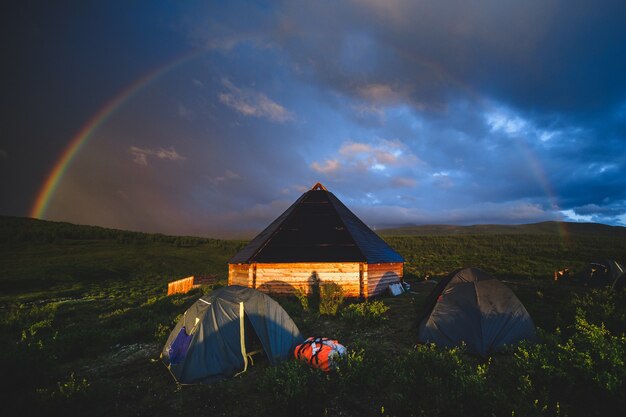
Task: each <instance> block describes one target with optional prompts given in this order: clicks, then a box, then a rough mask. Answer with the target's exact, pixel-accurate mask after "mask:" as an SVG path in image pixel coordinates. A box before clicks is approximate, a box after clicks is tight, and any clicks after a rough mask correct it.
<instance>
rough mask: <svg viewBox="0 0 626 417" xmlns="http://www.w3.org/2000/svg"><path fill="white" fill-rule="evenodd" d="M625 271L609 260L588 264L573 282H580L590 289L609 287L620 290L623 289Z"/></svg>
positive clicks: (618, 264) (617, 263) (619, 265)
mask: <svg viewBox="0 0 626 417" xmlns="http://www.w3.org/2000/svg"><path fill="white" fill-rule="evenodd" d="M624 274H626V269H625V268H624V267H623V266H622V265H621V264H620V263H619V262H616V261H613V260H610V259H604V260H602V261H594V262H590V263H589V264H587V265H586V266H585V268H583V270H582V271H580V272H579V273H578V274H576V275H575V276H574V281H576V282H581V283H583V284H584V285H587V286H590V287H611V288H612V289H615V290H621V289H622V288H623V287H624V282H625V281H626V279H625V278H622V276H623V275H624Z"/></svg>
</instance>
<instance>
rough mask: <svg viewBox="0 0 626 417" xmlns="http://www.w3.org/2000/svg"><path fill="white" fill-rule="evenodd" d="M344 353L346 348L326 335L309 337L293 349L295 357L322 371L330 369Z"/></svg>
mask: <svg viewBox="0 0 626 417" xmlns="http://www.w3.org/2000/svg"><path fill="white" fill-rule="evenodd" d="M345 353H346V348H345V346H343V345H342V344H341V343H339V342H338V341H336V340H331V339H328V338H326V337H309V338H308V339H307V340H305V341H304V342H303V343H302V344H301V345H298V346H296V348H295V349H294V351H293V354H294V356H295V357H296V359H298V360H301V361H304V362H306V363H308V364H309V365H311V366H312V367H314V368H319V369H321V370H322V371H324V372H328V371H330V370H331V369H332V368H333V366H334V363H333V362H336V361H337V360H338V359H339V358H340V357H341V356H343V355H344V354H345Z"/></svg>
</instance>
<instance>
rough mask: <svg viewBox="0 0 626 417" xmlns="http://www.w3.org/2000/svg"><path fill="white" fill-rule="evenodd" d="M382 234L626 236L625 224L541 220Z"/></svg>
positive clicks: (400, 229)
mask: <svg viewBox="0 0 626 417" xmlns="http://www.w3.org/2000/svg"><path fill="white" fill-rule="evenodd" d="M377 232H378V234H380V235H381V236H466V235H553V236H554V235H559V236H623V237H626V227H622V226H609V225H606V224H600V223H574V222H540V223H530V224H516V225H505V224H476V225H472V226H456V225H443V224H442V225H424V226H404V227H394V228H389V229H381V230H377Z"/></svg>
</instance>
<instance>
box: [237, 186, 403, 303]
mask: <svg viewBox="0 0 626 417" xmlns="http://www.w3.org/2000/svg"><path fill="white" fill-rule="evenodd" d="M228 263H229V266H228V283H229V284H231V285H233V284H234V285H242V286H246V287H250V288H256V289H259V290H260V291H263V292H271V293H283V294H290V293H291V294H293V293H294V292H296V291H298V290H299V291H304V292H306V293H310V292H312V289H313V287H314V286H316V285H318V284H320V283H324V282H334V283H336V284H338V285H340V286H341V288H342V289H343V293H344V295H346V296H348V297H359V296H360V297H365V298H367V297H373V296H376V295H380V294H384V293H385V292H387V288H388V287H389V285H390V284H394V283H397V282H400V281H401V279H402V274H403V266H404V258H403V257H402V256H401V255H400V254H399V253H398V252H396V251H395V250H393V248H391V247H390V246H389V245H388V244H387V243H386V242H385V241H384V240H383V239H381V238H380V237H379V236H378V235H377V234H376V233H375V232H374V231H373V230H372V229H370V228H369V227H368V226H367V225H366V224H365V223H363V222H362V221H361V220H360V219H359V218H358V217H357V216H356V215H355V214H354V213H353V212H352V211H350V209H348V207H346V206H345V205H344V204H343V203H342V202H341V201H339V199H338V198H337V197H335V195H334V194H333V193H331V192H330V191H328V190H327V189H326V187H324V186H323V185H322V184H320V183H319V182H318V183H316V184H315V185H314V186H313V187H312V188H311V189H310V190H308V191H307V192H305V193H304V194H302V196H301V197H300V198H298V199H297V200H296V201H295V202H294V203H293V204H292V205H291V206H290V207H289V208H288V209H287V210H285V212H284V213H283V214H281V215H280V216H278V218H276V220H274V222H272V223H271V224H270V225H269V226H267V227H266V228H265V230H263V231H262V232H261V233H260V234H259V235H258V236H256V237H255V238H254V239H252V240H251V241H250V243H249V244H248V245H247V246H246V247H244V248H243V249H241V250H240V251H239V252H238V253H237V254H235V256H233V257H232V258H231V259H230V261H229V262H228Z"/></svg>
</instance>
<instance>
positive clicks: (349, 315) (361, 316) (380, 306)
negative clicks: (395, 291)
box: [341, 300, 389, 324]
mask: <svg viewBox="0 0 626 417" xmlns="http://www.w3.org/2000/svg"><path fill="white" fill-rule="evenodd" d="M387 311H389V307H387V306H386V305H385V303H384V302H382V301H380V300H376V301H365V302H364V303H357V304H350V305H348V306H347V307H346V308H344V309H343V311H342V312H341V316H342V317H343V318H345V319H347V320H349V321H352V322H365V323H369V324H372V323H379V322H381V321H384V320H385V319H386V317H385V316H384V314H385V313H386V312H387Z"/></svg>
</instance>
